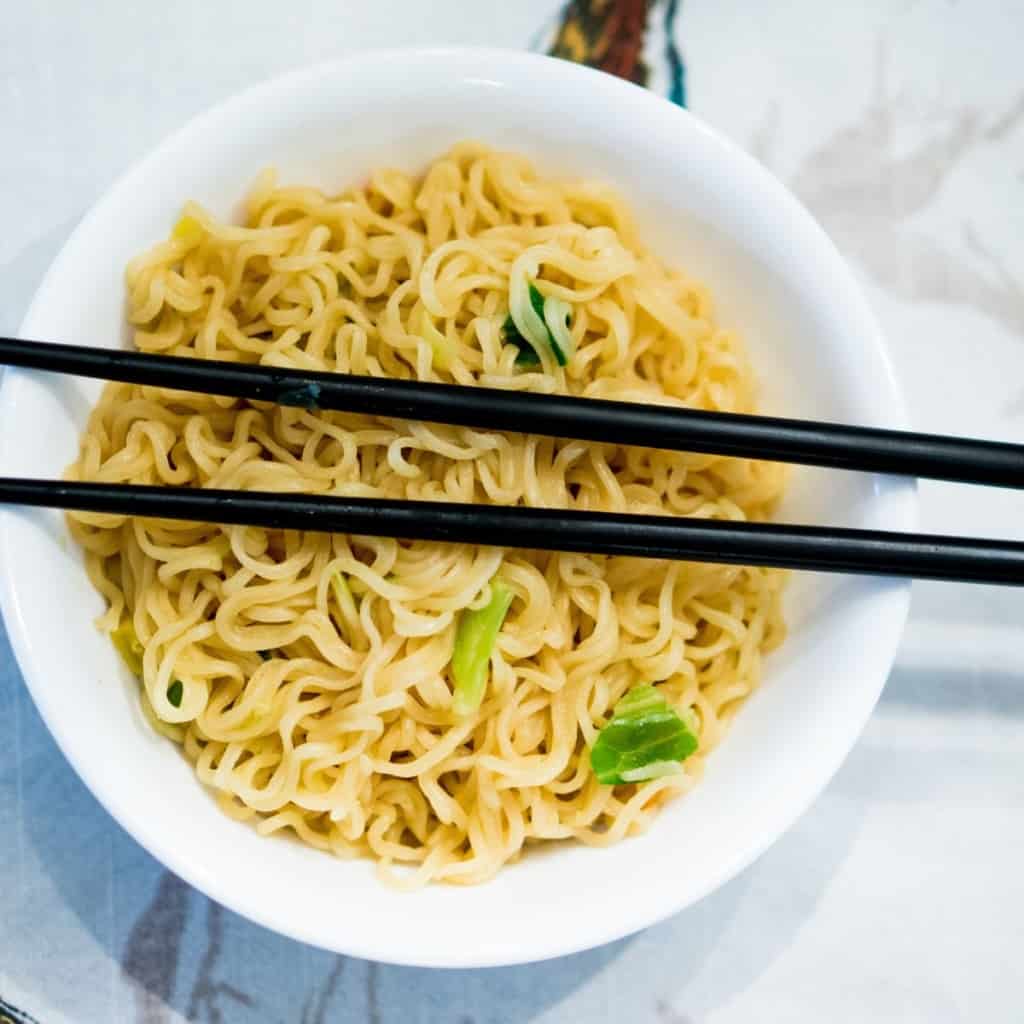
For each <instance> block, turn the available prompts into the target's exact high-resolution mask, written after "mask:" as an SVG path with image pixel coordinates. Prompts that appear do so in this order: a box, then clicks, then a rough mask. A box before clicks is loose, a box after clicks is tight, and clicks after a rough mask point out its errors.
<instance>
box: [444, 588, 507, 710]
mask: <svg viewBox="0 0 1024 1024" xmlns="http://www.w3.org/2000/svg"><path fill="white" fill-rule="evenodd" d="M512 597H513V594H512V591H511V590H510V589H509V588H508V587H507V586H506V585H505V584H504V583H502V582H501V581H500V580H498V579H494V580H491V599H490V601H488V603H487V604H486V605H485V606H484V607H483V608H477V609H475V610H474V611H465V612H463V613H462V615H461V616H460V617H459V625H458V628H457V629H456V631H455V649H454V650H453V652H452V674H453V676H454V677H455V695H454V699H453V700H452V708H453V710H454V711H455V713H456V714H457V715H461V716H465V715H471V714H472V713H473V712H474V711H476V709H477V708H478V707H480V702H481V701H482V700H483V697H484V689H485V688H486V686H487V670H488V667H489V665H490V662H491V652H492V651H493V650H494V644H495V641H496V640H497V639H498V632H499V631H500V630H501V624H502V623H503V622H504V621H505V616H506V615H507V614H508V609H509V606H510V605H511V604H512Z"/></svg>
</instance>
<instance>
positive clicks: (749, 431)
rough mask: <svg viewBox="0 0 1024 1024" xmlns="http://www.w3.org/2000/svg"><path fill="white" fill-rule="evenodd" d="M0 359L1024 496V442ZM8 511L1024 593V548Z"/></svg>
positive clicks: (274, 500) (167, 361) (690, 526)
mask: <svg viewBox="0 0 1024 1024" xmlns="http://www.w3.org/2000/svg"><path fill="white" fill-rule="evenodd" d="M0 364H6V365H8V366H18V367H22V368H28V369H35V370H47V371H52V372H56V373H66V374H77V375H80V376H86V377H94V378H99V379H103V380H116V381H123V382H127V383H132V384H148V385H155V386H158V387H162V388H173V389H177V390H182V391H194V392H202V393H210V394H217V395H225V396H229V397H234V398H246V399H250V400H257V401H269V402H275V403H277V404H280V405H290V406H300V407H306V408H310V409H314V408H316V409H332V410H340V411H345V412H358V413H370V414H373V415H378V416H389V417H395V418H399V419H406V420H423V421H426V422H433V423H448V424H453V425H456V426H464V427H474V428H478V429H485V430H503V431H511V432H528V433H532V434H543V435H547V436H553V437H568V438H576V439H579V440H584V441H594V442H599V443H608V444H616V445H644V446H647V447H651V448H663V449H669V450H674V451H691V452H706V453H712V454H719V455H731V456H738V457H745V458H754V459H768V460H772V461H777V462H794V463H800V464H804V465H813V466H827V467H831V468H836V469H847V470H861V471H867V472H880V473H898V474H905V475H910V476H918V477H926V478H931V479H938V480H953V481H959V482H963V483H976V484H990V485H999V486H1004V487H1017V488H1021V487H1024V445H1016V444H1006V443H1002V442H996V441H981V440H971V439H967V438H956V437H943V436H935V435H928V434H920V433H911V432H907V431H891V430H882V429H878V428H874V427H860V426H846V425H840V424H828V423H819V422H813V421H801V420H792V419H780V418H775V417H766V416H747V415H739V414H730V413H715V412H706V411H701V410H690V409H678V408H668V407H662V406H645V405H640V404H637V403H631V402H615V401H605V400H598V399H583V398H572V397H567V396H561V395H542V394H536V393H532V392H519V391H506V390H499V389H495V388H474V387H463V386H460V385H451V384H435V383H426V382H418V381H408V380H395V379H386V378H377V377H365V376H353V375H350V374H342V373H322V372H315V371H306V370H294V369H278V368H275V367H266V366H259V365H248V364H240V363H231V362H223V361H217V360H203V359H185V358H181V357H178V356H164V355H146V354H143V353H139V352H124V351H119V350H110V349H101V348H90V347H85V346H76V345H63V344H47V343H41V342H34V341H25V340H22V339H16V338H0ZM0 503H6V504H20V505H33V506H46V507H53V508H63V509H74V510H77V511H90V512H110V513H116V514H125V515H141V516H153V517H158V518H163V519H184V520H197V521H203V522H216V523H223V524H239V525H247V526H260V527H267V528H275V529H295V530H317V531H322V532H332V533H355V534H364V535H372V536H386V537H400V538H404V539H408V540H432V541H449V542H462V543H473V544H488V545H495V546H500V547H519V548H541V549H548V550H556V551H581V552H588V553H592V554H618V555H635V556H642V557H651V558H674V559H686V560H689V561H703V562H717V563H730V564H740V565H767V566H777V567H780V568H793V569H809V570H819V571H826V572H844V573H855V574H868V575H891V576H912V577H917V578H927V579H943V580H958V581H962V582H971V583H1001V584H1009V585H1022V584H1024V543H1019V542H1013V541H999V540H973V539H967V538H958V537H947V536H934V535H928V534H909V533H894V532H887V531H879V530H850V529H840V528H828V527H817V526H789V525H783V524H777V523H748V522H731V521H721V520H702V519H689V518H684V517H672V516H651V515H639V514H618V513H608V512H601V513H595V512H578V511H568V510H560V509H535V508H525V507H522V506H512V507H507V506H497V505H472V504H457V503H449V502H426V501H389V500H380V499H369V498H344V497H333V496H330V497H329V496H322V495H296V494H282V493H276V492H264V491H225V490H213V489H209V488H187V487H152V486H142V485H132V484H97V483H71V482H63V481H51V480H19V479H13V478H0Z"/></svg>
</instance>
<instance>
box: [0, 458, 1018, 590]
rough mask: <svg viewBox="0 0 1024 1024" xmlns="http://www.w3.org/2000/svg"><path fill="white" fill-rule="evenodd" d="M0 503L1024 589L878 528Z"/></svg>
mask: <svg viewBox="0 0 1024 1024" xmlns="http://www.w3.org/2000/svg"><path fill="white" fill-rule="evenodd" d="M0 503H4V504H18V505H34V506H48V507H54V508H64V509H77V510H79V511H88V512H113V513H119V514H124V515H133V516H149V517H154V518H159V519H185V520H197V521H200V522H210V523H220V524H240V525H246V526H258V527H265V528H268V529H284V530H315V531H320V532H324V533H350V534H357V535H358V534H363V535H367V536H374V537H399V538H403V539H406V540H429V541H447V542H453V543H471V544H486V545H492V546H496V547H512V548H536V549H551V550H557V551H581V552H586V553H589V554H606V555H635V556H639V557H643V558H671V559H683V560H688V561H695V562H717V563H727V564H737V565H770V566H777V567H780V568H788V569H813V570H819V571H824V572H845V573H856V574H858V575H865V574H866V575H885V576H913V577H917V578H920V579H937V580H959V581H961V582H967V583H1003V584H1009V585H1011V586H1020V585H1022V584H1024V543H1015V542H1012V541H995V540H969V539H964V538H958V537H941V536H930V535H927V534H914V533H892V532H883V531H880V530H844V529H829V528H825V527H818V526H787V525H782V524H778V523H747V522H733V521H725V520H709V519H689V518H682V517H680V518H674V517H671V516H651V515H631V514H616V513H610V512H600V513H596V512H575V511H564V510H560V509H538V508H525V507H522V506H515V507H509V506H502V505H463V504H454V503H450V502H433V501H385V500H378V499H373V498H345V497H334V496H326V495H311V494H282V493H274V492H268V491H227V490H213V489H200V488H190V487H150V486H141V485H132V484H102V483H69V482H65V481H55V480H18V479H11V478H0Z"/></svg>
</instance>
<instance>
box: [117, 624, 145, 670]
mask: <svg viewBox="0 0 1024 1024" xmlns="http://www.w3.org/2000/svg"><path fill="white" fill-rule="evenodd" d="M110 640H111V642H112V643H113V645H114V647H115V648H116V650H117V653H118V654H120V655H121V660H122V661H123V662H124V663H125V664H126V665H127V666H128V671H129V672H131V674H132V675H133V676H138V677H139V678H140V679H141V678H142V655H143V654H144V653H145V648H144V647H143V646H142V644H141V643H140V641H139V638H138V636H136V634H135V627H134V626H133V625H132V620H131V619H130V618H124V619H122V620H121V621H120V622H119V623H118V625H117V629H115V630H113V631H112V632H111V634H110Z"/></svg>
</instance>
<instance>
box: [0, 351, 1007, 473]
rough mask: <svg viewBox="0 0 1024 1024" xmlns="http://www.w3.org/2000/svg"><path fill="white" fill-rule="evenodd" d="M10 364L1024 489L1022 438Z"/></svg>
mask: <svg viewBox="0 0 1024 1024" xmlns="http://www.w3.org/2000/svg"><path fill="white" fill-rule="evenodd" d="M0 364H7V365H8V366H21V367H27V368H31V369H36V370H50V371H54V372H57V373H74V374H80V375H82V376H86V377H98V378H101V379H105V380H118V381H126V382H129V383H133V384H151V385H156V386H158V387H165V388H174V389H178V390H182V391H200V392H207V393H212V394H217V395H226V396H230V397H234V398H248V399H253V400H258V401H267V402H276V403H278V404H280V405H292V406H304V407H307V408H320V409H336V410H343V411H347V412H358V413H370V414H373V415H377V416H390V417H396V418H399V419H407V420H424V421H427V422H430V423H450V424H454V425H456V426H462V427H475V428H478V429H483V430H508V431H517V432H525V433H531V434H545V435H548V436H551V437H566V438H578V439H580V440H583V441H596V442H599V443H607V444H623V445H644V446H647V447H650V448H665V449H670V450H674V451H689V452H707V453H713V454H717V455H734V456H741V457H743V458H753V459H770V460H774V461H777V462H795V463H802V464H805V465H811V466H828V467H831V468H834V469H851V470H863V471H867V472H876V473H896V474H902V475H906V476H918V477H927V478H931V479H936V480H955V481H960V482H962V483H974V484H992V485H998V486H1002V487H1024V445H1018V444H1006V443H1003V442H999V441H982V440H973V439H969V438H958V437H945V436H940V435H931V434H919V433H912V432H909V431H894V430H881V429H878V428H875V427H862V426H846V425H843V424H838V423H819V422H814V421H811V420H792V419H781V418H777V417H769V416H747V415H740V414H731V413H720V412H705V411H701V410H694V409H679V408H666V407H662V406H654V405H641V404H639V403H634V402H613V401H606V400H601V399H582V398H571V397H567V396H562V395H542V394H536V393H532V392H525V391H507V390H502V389H498V388H477V387H462V386H460V385H453V384H433V383H424V382H418V381H409V380H395V379H391V378H380V377H364V376H353V375H351V374H344V373H320V372H314V371H310V370H291V369H277V368H274V367H268V366H260V365H247V364H243V363H232V362H224V361H219V360H203V359H184V358H181V357H178V356H164V355H149V354H144V353H140V352H126V351H120V350H114V349H104V348H88V347H84V346H77V345H60V344H52V345H51V344H44V343H42V342H34V341H24V340H21V339H18V338H0Z"/></svg>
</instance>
